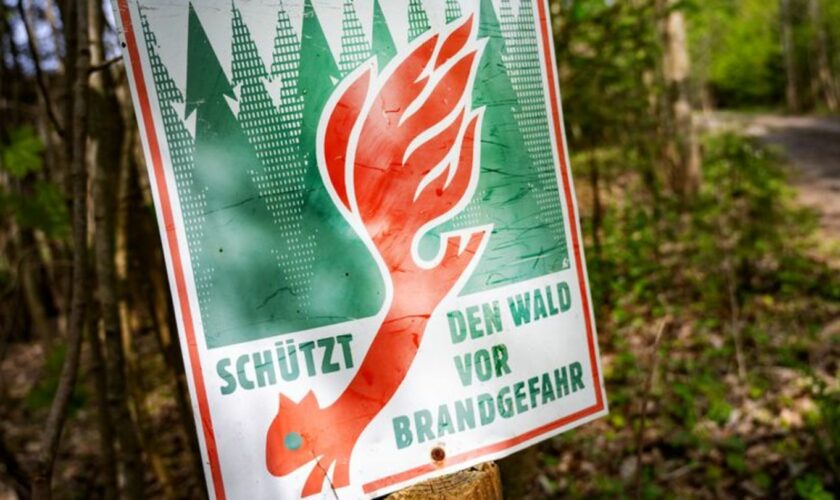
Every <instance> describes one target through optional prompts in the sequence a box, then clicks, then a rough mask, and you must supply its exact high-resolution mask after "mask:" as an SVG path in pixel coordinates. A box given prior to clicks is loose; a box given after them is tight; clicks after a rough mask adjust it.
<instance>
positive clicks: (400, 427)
mask: <svg viewBox="0 0 840 500" xmlns="http://www.w3.org/2000/svg"><path fill="white" fill-rule="evenodd" d="M391 422H392V423H393V424H394V441H395V442H396V445H397V449H398V450H401V449H403V448H406V447H408V446H410V445H411V441H412V438H411V420H409V419H408V417H406V416H403V415H400V416H399V417H396V418H394V419H393V420H392V421H391Z"/></svg>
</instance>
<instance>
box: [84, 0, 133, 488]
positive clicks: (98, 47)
mask: <svg viewBox="0 0 840 500" xmlns="http://www.w3.org/2000/svg"><path fill="white" fill-rule="evenodd" d="M88 9H89V14H90V20H91V23H90V27H91V30H90V32H91V37H92V42H93V44H92V53H93V55H94V58H93V59H94V63H95V64H101V63H102V62H104V59H105V57H104V48H103V45H102V27H103V13H102V6H101V2H98V1H96V0H89V1H88ZM115 86H116V85H115V83H114V81H113V78H112V76H111V72H110V69H109V68H104V69H101V70H99V71H97V72H95V73H94V74H93V75H91V90H92V93H91V111H92V112H93V113H94V114H95V116H96V117H97V120H96V121H95V122H94V123H92V124H91V135H92V137H93V142H92V146H93V149H94V151H93V157H94V161H95V176H94V189H93V199H94V217H95V221H96V230H95V232H94V252H95V255H96V275H97V277H98V285H99V286H98V297H99V304H100V308H101V314H102V327H103V329H104V332H105V350H106V353H107V358H106V360H107V361H106V370H107V373H108V375H107V378H108V402H109V407H110V414H111V416H112V418H113V419H114V421H116V422H120V423H121V425H119V426H118V427H117V428H116V437H117V442H118V443H119V446H120V454H119V463H120V469H121V471H122V474H123V476H124V477H125V479H126V484H125V492H124V493H125V495H126V496H127V497H129V498H136V499H139V498H143V497H144V495H143V491H144V480H143V477H144V467H143V455H142V451H141V448H140V443H139V441H138V439H137V435H136V434H135V431H134V429H135V426H134V424H133V419H132V416H131V412H130V411H129V408H128V398H127V397H126V378H125V371H124V366H125V359H124V358H125V356H124V346H123V334H122V331H121V329H120V321H119V310H118V298H117V282H116V275H115V270H114V267H115V263H114V237H115V227H114V218H115V217H114V214H115V211H116V208H117V198H116V196H117V189H116V185H117V176H118V173H119V169H120V164H121V162H120V160H121V154H122V147H123V141H124V135H125V131H124V130H125V127H124V124H123V121H122V116H121V115H120V108H119V102H118V101H117V98H116V94H115V91H114V88H115Z"/></svg>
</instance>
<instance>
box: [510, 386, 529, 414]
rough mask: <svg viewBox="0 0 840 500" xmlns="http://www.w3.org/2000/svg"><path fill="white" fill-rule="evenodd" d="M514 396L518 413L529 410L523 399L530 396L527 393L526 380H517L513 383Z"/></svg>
mask: <svg viewBox="0 0 840 500" xmlns="http://www.w3.org/2000/svg"><path fill="white" fill-rule="evenodd" d="M513 396H514V397H515V398H516V413H524V412H526V411H528V407H527V406H525V404H524V403H523V401H525V398H526V397H527V396H528V395H527V394H525V382H517V383H515V384H513Z"/></svg>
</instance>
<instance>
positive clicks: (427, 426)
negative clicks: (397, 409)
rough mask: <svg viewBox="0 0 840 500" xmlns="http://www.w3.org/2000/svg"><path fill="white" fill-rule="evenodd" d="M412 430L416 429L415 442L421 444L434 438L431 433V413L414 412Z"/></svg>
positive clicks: (427, 411) (426, 411)
mask: <svg viewBox="0 0 840 500" xmlns="http://www.w3.org/2000/svg"><path fill="white" fill-rule="evenodd" d="M414 428H415V429H417V442H418V443H423V442H425V441H429V440H432V439H434V438H435V435H434V434H433V433H432V412H430V411H429V410H420V411H416V412H414Z"/></svg>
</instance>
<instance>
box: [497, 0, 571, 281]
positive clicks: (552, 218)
mask: <svg viewBox="0 0 840 500" xmlns="http://www.w3.org/2000/svg"><path fill="white" fill-rule="evenodd" d="M502 11H503V13H501V15H502V18H503V24H502V31H503V34H504V36H505V39H506V43H507V47H508V51H507V52H506V53H504V54H502V57H503V59H504V62H505V65H506V66H507V68H508V72H509V74H510V80H511V84H512V85H513V88H514V90H515V92H516V96H517V101H518V103H519V107H518V108H517V110H516V112H515V115H516V121H517V123H518V124H519V128H520V130H521V131H522V136H523V139H524V140H525V146H526V147H527V149H528V153H529V155H530V156H531V160H532V161H533V164H534V168H535V170H534V175H535V176H536V178H535V183H536V184H537V185H538V189H537V190H536V193H535V196H536V198H537V203H539V205H540V215H541V218H542V219H543V220H544V221H545V222H546V224H548V225H549V227H550V228H551V231H552V233H553V234H554V235H555V237H556V241H557V243H558V245H560V247H561V248H562V253H563V254H565V253H566V252H567V249H566V241H565V237H564V236H563V235H564V234H565V230H564V222H563V209H562V207H561V205H560V196H559V192H558V187H557V181H556V174H555V172H556V170H555V162H554V155H553V152H552V147H551V138H550V137H549V135H548V134H547V133H546V132H547V131H548V130H550V128H549V124H548V113H547V111H546V101H545V83H544V82H543V76H542V71H541V66H540V49H539V44H538V41H537V32H536V30H535V29H534V21H535V19H534V10H533V0H520V3H519V11H518V14H517V16H516V17H515V18H514V16H513V12H512V9H511V8H510V0H502ZM562 267H566V266H565V265H564V266H562Z"/></svg>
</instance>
